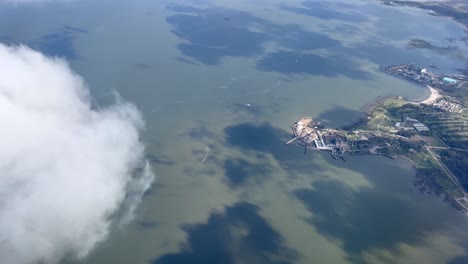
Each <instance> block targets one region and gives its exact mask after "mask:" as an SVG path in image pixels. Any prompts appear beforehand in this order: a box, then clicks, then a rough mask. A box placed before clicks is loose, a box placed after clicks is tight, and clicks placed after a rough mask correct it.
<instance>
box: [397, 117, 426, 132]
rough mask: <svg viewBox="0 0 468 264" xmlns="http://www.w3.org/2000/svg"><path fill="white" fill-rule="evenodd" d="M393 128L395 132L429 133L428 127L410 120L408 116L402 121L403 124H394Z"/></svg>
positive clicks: (415, 120) (417, 121) (412, 119)
mask: <svg viewBox="0 0 468 264" xmlns="http://www.w3.org/2000/svg"><path fill="white" fill-rule="evenodd" d="M395 127H396V129H397V130H404V131H417V132H419V133H421V132H428V131H429V127H427V126H426V125H425V124H423V123H421V122H420V121H419V120H417V119H414V118H411V117H409V116H407V117H405V118H404V119H403V122H396V123H395Z"/></svg>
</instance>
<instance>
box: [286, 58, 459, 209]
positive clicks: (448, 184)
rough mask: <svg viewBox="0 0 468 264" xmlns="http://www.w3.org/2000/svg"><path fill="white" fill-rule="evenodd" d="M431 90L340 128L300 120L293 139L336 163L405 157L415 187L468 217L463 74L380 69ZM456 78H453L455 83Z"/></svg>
mask: <svg viewBox="0 0 468 264" xmlns="http://www.w3.org/2000/svg"><path fill="white" fill-rule="evenodd" d="M384 71H385V72H387V73H388V74H393V75H397V76H399V77H402V78H405V79H409V80H411V81H414V82H417V83H419V84H421V85H425V86H427V87H428V88H429V90H430V92H431V93H430V96H429V97H428V98H427V99H425V100H423V101H421V102H411V101H408V100H405V99H404V98H402V97H386V98H382V99H380V100H378V101H377V102H376V103H374V104H373V105H370V106H367V107H365V109H364V112H365V114H366V115H365V117H363V118H362V119H360V120H358V121H357V122H355V123H353V124H351V125H349V126H345V127H341V128H339V129H333V128H327V127H324V126H322V125H321V123H320V122H319V121H318V120H313V119H312V118H310V117H301V118H299V120H297V121H296V122H295V123H294V124H293V125H292V127H291V128H292V134H293V138H292V139H291V140H289V141H288V142H286V144H291V143H292V142H297V143H298V144H300V145H301V146H303V147H304V148H305V151H307V150H308V149H315V150H318V151H329V152H330V154H331V156H332V157H333V158H334V159H339V158H341V159H342V160H345V154H348V155H382V156H386V157H388V158H392V159H396V158H405V159H407V160H410V161H411V162H412V163H413V164H414V166H415V168H416V185H417V186H418V187H419V188H420V189H421V190H424V191H427V192H431V193H435V194H437V195H440V194H445V197H446V199H447V200H448V201H449V202H450V203H451V204H452V205H453V206H454V207H455V208H457V209H458V210H460V211H463V212H464V213H465V214H468V172H467V171H466V168H468V113H467V107H466V103H465V100H466V97H465V96H458V97H456V96H454V95H460V94H461V95H464V94H465V93H466V90H467V89H468V85H467V84H468V82H467V81H468V77H467V76H465V75H440V74H435V73H432V72H430V71H428V70H427V68H419V67H416V66H415V65H397V66H390V67H387V68H385V69H384ZM455 78H456V79H455Z"/></svg>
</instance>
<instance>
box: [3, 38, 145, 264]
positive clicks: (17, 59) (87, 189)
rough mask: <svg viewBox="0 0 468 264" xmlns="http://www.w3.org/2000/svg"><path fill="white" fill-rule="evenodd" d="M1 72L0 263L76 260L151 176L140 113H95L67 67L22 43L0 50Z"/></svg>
mask: <svg viewBox="0 0 468 264" xmlns="http://www.w3.org/2000/svg"><path fill="white" fill-rule="evenodd" d="M0 69H1V72H0V124H1V130H0V256H1V260H0V262H1V263H3V264H10V263H14V264H25V263H37V262H38V261H39V262H41V263H42V262H45V263H55V262H57V261H58V260H60V259H61V258H63V257H64V256H72V257H76V258H82V257H84V256H86V255H87V254H88V253H89V251H90V250H91V249H92V248H93V247H94V246H95V245H96V243H98V242H100V241H102V240H104V239H105V238H106V236H107V234H108V232H109V228H110V225H111V220H110V217H111V216H115V215H116V214H117V213H118V214H119V215H121V213H122V212H121V211H122V206H123V207H124V208H127V209H128V210H127V212H130V213H131V211H132V210H133V209H134V207H135V204H136V203H137V202H139V201H140V198H141V195H142V194H143V192H144V191H145V190H146V189H147V188H148V187H149V185H150V183H151V181H152V179H153V176H152V174H151V172H150V169H149V167H148V165H146V166H145V162H144V161H143V146H142V144H141V143H140V141H139V130H140V129H141V128H142V126H143V121H142V119H141V117H140V114H139V112H138V111H137V109H136V108H135V107H134V106H133V105H131V104H128V103H125V102H122V101H121V100H118V102H117V103H116V104H115V105H113V106H111V107H109V108H106V109H99V110H96V109H92V107H91V104H90V98H89V95H88V89H87V87H86V85H85V83H84V81H83V80H82V78H81V77H80V76H78V75H76V74H74V73H73V72H72V71H71V69H70V68H69V66H68V65H67V63H66V62H65V61H64V60H62V59H57V58H47V57H45V56H43V55H42V54H40V53H38V52H36V51H33V50H31V49H29V48H27V47H25V46H19V47H7V46H5V45H3V44H0ZM141 168H145V169H144V170H143V173H141V175H136V173H135V172H136V171H137V170H138V169H141ZM126 218H128V217H127V216H126Z"/></svg>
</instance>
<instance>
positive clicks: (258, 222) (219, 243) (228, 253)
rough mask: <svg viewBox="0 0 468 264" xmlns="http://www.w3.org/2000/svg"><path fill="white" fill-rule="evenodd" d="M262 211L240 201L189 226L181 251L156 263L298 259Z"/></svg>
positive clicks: (197, 263)
mask: <svg viewBox="0 0 468 264" xmlns="http://www.w3.org/2000/svg"><path fill="white" fill-rule="evenodd" d="M258 211H259V208H258V207H257V206H255V205H253V204H250V203H244V202H243V203H237V204H235V205H233V206H229V207H226V208H225V211H224V213H219V212H214V213H212V214H211V215H210V217H209V219H208V221H207V223H203V224H196V225H188V226H185V227H183V229H184V230H185V231H186V232H187V237H188V238H187V242H186V243H185V244H184V245H182V247H181V248H182V249H181V251H180V252H179V253H173V254H167V255H163V256H162V257H159V258H157V259H155V260H153V261H152V263H153V264H182V263H184V264H190V263H196V264H199V263H223V264H230V263H273V264H274V263H278V264H279V263H282V264H286V263H294V262H295V259H296V258H297V255H296V253H295V252H293V251H292V250H290V249H288V248H286V247H285V246H284V245H283V243H284V242H283V238H282V237H281V235H280V234H279V233H277V232H276V231H275V230H274V229H273V228H272V227H271V226H270V224H269V223H268V222H267V221H266V220H265V219H263V218H262V217H261V216H260V215H259V213H258Z"/></svg>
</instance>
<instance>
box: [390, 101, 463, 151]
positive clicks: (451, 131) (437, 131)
mask: <svg viewBox="0 0 468 264" xmlns="http://www.w3.org/2000/svg"><path fill="white" fill-rule="evenodd" d="M387 114H388V116H389V117H390V118H391V119H393V120H398V119H400V120H401V119H402V118H404V117H406V116H410V117H412V118H415V119H417V120H419V121H421V122H423V123H425V124H427V125H428V126H429V127H430V129H431V131H432V133H433V134H434V135H435V136H437V137H438V138H440V139H441V140H442V141H444V142H445V143H446V144H447V145H449V146H450V147H455V148H465V149H468V115H467V114H466V113H450V112H447V111H443V110H439V109H436V108H433V107H431V106H427V105H415V104H410V103H407V104H403V105H401V106H400V107H394V106H391V107H389V108H388V109H387Z"/></svg>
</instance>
